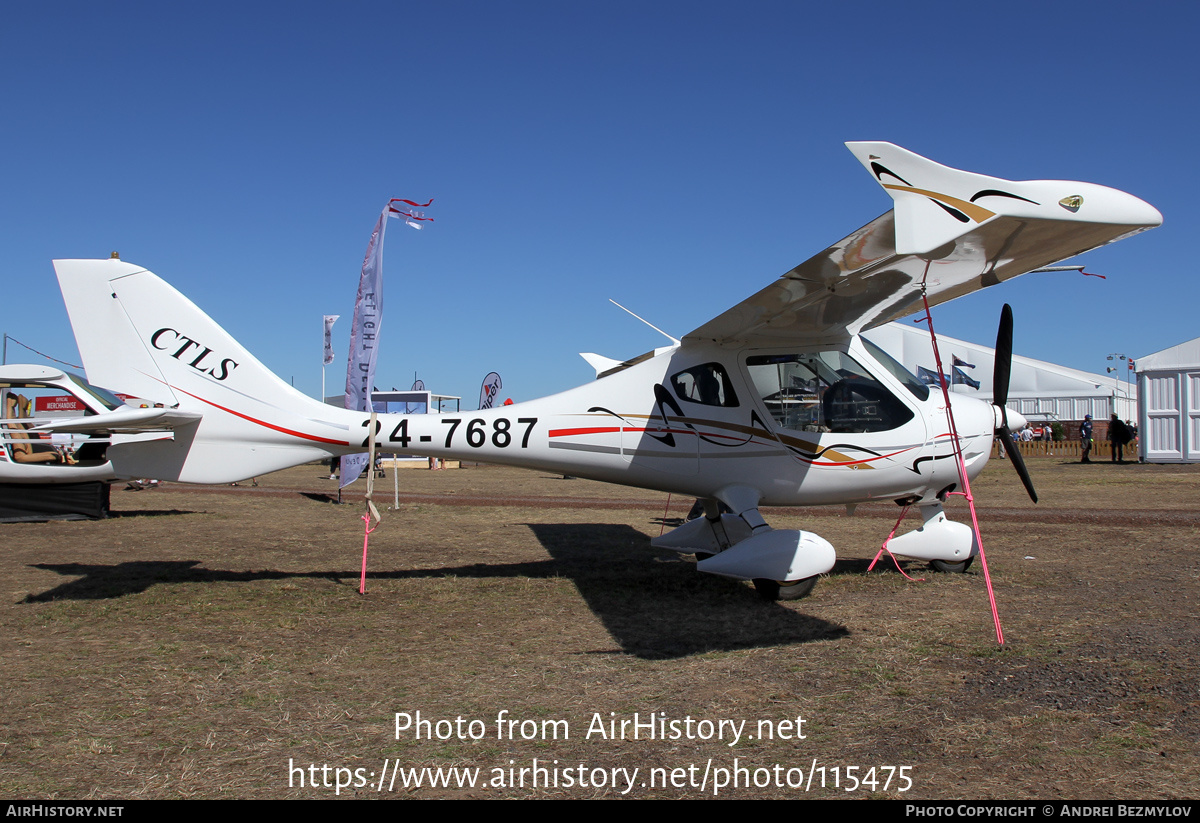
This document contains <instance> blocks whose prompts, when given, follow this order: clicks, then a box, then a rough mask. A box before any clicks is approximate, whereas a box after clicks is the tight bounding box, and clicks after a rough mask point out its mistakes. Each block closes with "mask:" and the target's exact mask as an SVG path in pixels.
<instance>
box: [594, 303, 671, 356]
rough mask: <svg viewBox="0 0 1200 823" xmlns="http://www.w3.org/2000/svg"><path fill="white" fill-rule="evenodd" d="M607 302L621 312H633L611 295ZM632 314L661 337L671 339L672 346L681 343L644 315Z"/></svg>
mask: <svg viewBox="0 0 1200 823" xmlns="http://www.w3.org/2000/svg"><path fill="white" fill-rule="evenodd" d="M608 302H609V303H612V304H613V305H614V306H616V307H617V308H618V309H620V310H621V311H623V312H627V313H628V314H633V312H631V311H629V309H627V308H625V307H624V306H622V305H621V304H620V303H618V302H617V301H616V300H613V299H612V298H611V297H610V298H608ZM633 316H634V317H637V319H638V320H641V321H642V322H643V323H645V324H646V325H647V326H649V327H650V328H652V329H654V330H655V331H656V332H658V333H659V334H661V335H662V336H663V337H665V338H667V339H668V340H670V341H671V345H673V346H680V345H682V343H681V342H680V341H679V340H677V339H676V338H674V337H672V336H671V335H669V334H667V333H666V332H665V331H663V330H662V329H660V328H659V327H658V326H656V325H654V324H653V323H651V322H650V321H649V320H647V319H646V318H644V317H638V315H636V314H633Z"/></svg>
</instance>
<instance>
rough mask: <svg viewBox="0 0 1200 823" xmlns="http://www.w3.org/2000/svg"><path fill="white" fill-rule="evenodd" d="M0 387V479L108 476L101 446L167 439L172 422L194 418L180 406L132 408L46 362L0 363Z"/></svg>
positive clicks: (41, 481) (61, 480) (64, 480)
mask: <svg viewBox="0 0 1200 823" xmlns="http://www.w3.org/2000/svg"><path fill="white" fill-rule="evenodd" d="M0 395H2V396H3V401H2V402H3V408H4V411H3V412H2V413H0V414H2V417H0V485H3V484H5V483H20V484H37V485H58V484H70V483H88V482H97V481H99V482H104V481H111V480H115V479H117V474H116V472H115V471H114V470H113V467H112V463H110V462H109V460H108V457H107V454H106V452H107V450H108V448H109V447H110V446H111V445H112V444H114V443H116V444H121V443H124V444H129V443H134V442H145V441H148V440H152V439H154V438H156V437H162V438H168V439H169V438H170V437H171V430H172V429H173V428H174V427H175V426H178V425H181V424H184V423H195V422H197V421H199V420H200V418H201V415H200V414H194V413H191V412H188V411H183V410H179V409H167V408H148V407H143V408H133V407H131V406H128V405H126V404H125V402H124V401H123V400H121V399H120V398H118V397H115V396H114V395H112V394H110V393H109V392H107V391H105V390H104V389H100V388H97V387H96V386H93V385H90V384H89V383H88V382H87V381H85V380H81V379H80V378H78V377H76V376H75V375H73V374H69V373H67V372H64V371H61V370H59V369H55V368H50V367H48V366H33V365H11V366H0ZM42 401H47V402H45V403H44V404H43V402H42ZM35 405H36V406H39V407H40V406H42V405H45V406H46V408H45V409H42V408H37V409H35V408H34V407H35Z"/></svg>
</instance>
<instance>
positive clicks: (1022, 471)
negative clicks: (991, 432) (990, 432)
mask: <svg viewBox="0 0 1200 823" xmlns="http://www.w3.org/2000/svg"><path fill="white" fill-rule="evenodd" d="M996 434H997V435H999V437H1000V443H1001V444H1002V445H1003V446H1004V452H1005V454H1007V455H1008V459H1009V460H1011V461H1012V466H1013V468H1014V469H1016V470H1017V474H1018V475H1019V476H1020V478H1021V482H1022V483H1023V484H1024V485H1025V491H1027V492H1029V499H1030V500H1032V501H1033V502H1034V503H1036V502H1038V498H1037V492H1035V491H1034V490H1033V480H1032V479H1031V478H1030V477H1029V469H1027V468H1025V458H1023V457H1021V450H1020V449H1018V448H1017V444H1016V443H1014V442H1013V439H1012V435H1011V434H1009V433H1008V432H1007V431H1002V430H1000V429H997V430H996Z"/></svg>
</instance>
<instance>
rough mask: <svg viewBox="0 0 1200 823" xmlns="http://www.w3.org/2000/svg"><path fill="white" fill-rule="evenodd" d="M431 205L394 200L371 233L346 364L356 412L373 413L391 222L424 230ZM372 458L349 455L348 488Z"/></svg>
mask: <svg viewBox="0 0 1200 823" xmlns="http://www.w3.org/2000/svg"><path fill="white" fill-rule="evenodd" d="M432 202H433V201H432V200H430V201H429V203H424V204H422V203H414V202H413V201H411V200H401V199H392V200H390V201H388V204H387V205H386V206H384V208H383V211H382V212H380V214H379V220H377V221H376V223H375V230H374V231H372V232H371V242H370V243H368V244H367V253H366V256H365V257H364V258H363V266H362V274H361V275H360V276H359V279H358V296H357V297H356V298H355V300H354V321H353V325H352V326H351V327H350V357H349V361H348V362H347V364H346V408H347V409H354V410H356V411H370V410H371V387H372V386H373V385H374V380H375V361H376V359H377V355H378V348H377V346H376V342H377V341H378V339H379V324H380V322H381V321H382V319H383V237H384V232H385V230H386V229H387V219H388V218H389V217H397V218H401V219H403V220H404V222H405V223H407V224H408V225H410V226H412V227H413V228H417V229H419V228H421V225H420V222H418V221H424V222H433V218H430V217H426V216H425V213H424V212H422V211H419V209H422V208H425V206H428V205H429V204H430V203H432ZM368 459H369V458H368V455H366V454H349V455H344V456H343V457H342V479H341V481H340V484H339V486H340V487H342V488H344V487H346V486H348V485H350V484H351V483H353V482H354V481H355V480H357V479H358V476H359V475H360V474H362V470H363V467H364V466H365V465H366V464H367V460H368Z"/></svg>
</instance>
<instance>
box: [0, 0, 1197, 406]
mask: <svg viewBox="0 0 1200 823" xmlns="http://www.w3.org/2000/svg"><path fill="white" fill-rule="evenodd" d="M0 20H2V21H3V25H2V27H0V38H2V41H0V44H2V47H0V86H2V88H3V98H2V99H3V101H4V108H3V114H2V115H0V146H2V147H3V157H4V161H5V162H4V169H5V175H4V180H3V185H2V186H0V225H2V226H3V227H4V237H5V239H6V243H5V254H4V257H3V262H0V267H2V271H3V277H4V282H5V283H6V284H7V286H8V289H7V295H8V297H9V300H8V304H9V311H7V312H6V313H5V315H4V317H3V320H2V321H0V331H3V332H6V333H7V334H9V335H10V336H11V337H14V338H16V339H18V340H20V341H22V342H24V343H27V344H29V345H31V346H33V347H35V348H37V349H40V350H42V351H45V352H48V353H50V354H53V355H55V356H57V357H61V358H63V359H65V360H69V361H71V362H76V363H77V362H79V360H78V354H77V353H76V351H75V345H74V340H73V337H72V336H71V332H70V326H69V324H68V322H67V319H66V312H65V310H64V309H63V307H62V301H61V298H60V297H59V294H58V288H57V282H56V280H55V278H54V274H53V269H52V267H51V264H50V261H51V260H52V259H53V258H58V257H107V256H108V254H109V252H111V251H113V250H118V251H119V252H120V253H121V256H122V257H123V258H124V259H126V260H128V261H131V262H134V263H137V264H139V265H143V266H146V267H147V268H149V269H151V270H152V271H154V272H156V273H157V274H159V275H161V276H162V277H163V278H164V279H166V280H167V281H168V282H170V283H172V284H173V285H175V286H176V287H177V288H179V289H180V290H181V291H183V292H184V293H185V294H187V295H188V296H189V297H191V298H192V299H193V300H194V301H195V302H196V303H197V304H198V305H199V306H200V307H201V308H203V309H204V310H205V311H207V312H208V313H209V314H211V315H212V316H213V317H214V318H215V319H216V320H217V321H218V322H220V323H221V324H222V325H224V326H225V327H226V329H228V330H229V331H230V332H231V333H232V334H233V335H234V336H235V337H237V338H238V339H239V340H241V341H242V342H243V343H244V344H245V345H246V346H247V347H248V348H249V349H250V350H251V351H252V352H254V353H255V354H256V355H257V356H258V357H259V358H260V359H261V360H262V361H263V362H264V363H265V364H267V365H268V366H269V367H270V368H271V369H273V370H274V371H276V372H277V373H278V374H280V375H281V376H282V377H283V378H284V379H292V380H294V382H295V384H296V386H297V388H299V389H301V390H302V391H304V392H306V393H309V394H312V395H316V394H318V393H319V391H320V379H321V364H320V357H321V316H322V315H324V314H340V315H342V316H343V319H342V320H341V321H340V322H339V323H338V325H337V326H336V327H335V346H336V351H337V353H338V360H337V361H336V362H335V363H334V364H333V365H331V366H329V367H328V369H327V372H326V374H327V380H328V386H329V389H330V391H329V393H331V394H332V393H334V392H335V391H337V390H338V388H339V387H340V386H341V385H342V383H343V382H344V374H345V355H346V345H347V340H348V327H349V319H350V317H349V316H350V314H351V313H352V309H353V300H354V294H355V290H356V287H357V278H358V273H359V269H360V267H361V265H362V258H363V253H364V251H365V248H366V244H367V240H368V238H369V236H370V232H371V228H372V226H373V225H374V222H375V219H376V218H377V216H378V214H379V211H380V209H381V208H382V207H383V205H384V204H385V203H386V201H387V200H388V198H390V197H406V198H411V199H420V200H422V201H424V200H427V199H429V198H431V197H432V198H434V204H433V206H432V207H431V208H430V209H429V210H428V213H429V215H430V216H432V217H434V218H435V221H436V222H435V223H434V224H433V226H432V227H431V228H429V229H428V230H427V231H422V232H416V231H412V230H410V229H408V228H406V227H405V226H403V225H402V224H400V223H398V222H396V221H392V222H391V224H390V225H389V232H388V240H387V246H386V263H385V277H386V291H385V307H384V310H385V317H384V324H383V328H382V336H381V355H380V362H379V367H378V373H377V379H376V384H377V385H378V386H379V387H380V388H391V387H392V386H397V387H399V388H407V387H408V385H409V384H411V382H412V378H413V373H414V372H416V373H417V374H418V375H419V376H420V377H422V378H423V379H424V381H425V383H426V384H427V386H428V387H429V388H430V389H432V390H434V391H437V392H441V393H445V394H460V395H463V396H464V406H465V407H467V408H473V407H474V403H475V398H476V397H477V396H478V386H479V383H480V381H481V380H482V378H483V376H484V374H486V373H487V372H489V371H491V370H497V371H499V372H500V373H501V375H502V376H503V378H504V383H505V385H504V389H503V391H502V392H501V395H502V396H511V397H513V398H515V399H518V400H521V399H529V398H531V397H535V396H539V395H542V394H547V393H550V392H554V391H559V390H562V389H566V388H570V387H571V386H573V385H577V384H579V383H582V382H585V381H586V380H589V379H591V377H592V372H591V370H590V369H589V367H588V366H587V365H586V364H585V363H584V362H583V360H582V359H581V358H579V357H578V355H577V352H580V351H596V352H599V353H601V354H605V355H608V356H612V357H627V356H631V355H634V354H638V353H640V352H642V351H645V350H647V349H649V348H652V347H654V346H658V345H661V344H662V343H663V342H664V340H663V338H661V337H660V336H659V335H657V334H655V333H654V332H652V331H650V330H649V329H647V328H645V327H644V326H642V325H641V324H639V323H638V322H637V321H636V320H634V319H633V318H630V317H629V316H627V315H625V314H624V313H622V312H621V311H620V310H618V309H616V308H615V307H613V306H612V305H611V304H609V303H608V298H610V297H611V298H613V299H615V300H617V301H619V302H621V303H623V304H624V305H626V306H628V307H629V308H630V309H632V310H633V311H636V312H638V313H639V314H641V315H642V316H644V317H646V318H647V319H648V320H650V321H651V322H653V323H655V324H656V325H658V326H660V327H662V328H663V329H665V330H667V331H669V332H671V333H673V334H675V335H677V336H679V335H682V334H684V333H686V332H688V331H690V330H691V329H693V328H695V327H697V326H699V325H700V324H702V323H703V322H705V321H706V320H708V319H710V318H711V317H713V316H715V315H717V314H719V313H720V312H722V311H723V310H725V309H726V308H728V307H729V306H731V305H733V304H734V303H736V302H738V301H740V300H742V299H743V298H745V297H746V296H748V295H750V294H752V293H753V292H755V291H757V290H758V289H760V288H762V287H763V286H765V285H766V284H767V283H768V282H770V281H771V280H772V279H774V278H776V277H778V276H779V275H780V274H782V273H783V272H785V271H787V270H788V269H790V268H791V267H793V266H794V265H796V264H797V263H799V262H801V261H802V260H805V259H806V258H808V257H810V256H811V255H813V254H815V253H817V252H818V251H820V250H822V249H823V248H825V247H826V246H827V245H828V244H829V243H832V242H834V241H836V240H838V239H840V238H842V237H844V236H845V235H847V234H848V233H850V232H851V231H852V230H854V229H856V228H858V227H859V226H861V225H862V224H864V223H866V222H867V221H869V220H871V219H873V218H874V217H876V216H877V215H879V214H881V213H882V212H884V211H886V210H887V209H888V208H890V200H889V199H888V198H887V197H886V195H885V194H884V192H883V191H882V190H881V189H880V188H879V187H878V186H877V185H876V184H875V182H874V181H873V180H872V179H871V178H870V176H869V175H868V174H866V172H864V171H863V169H862V167H861V166H859V165H858V163H857V162H856V161H855V160H854V158H853V157H852V156H851V155H850V153H849V152H848V151H847V150H846V149H845V148H844V147H843V146H842V143H843V142H844V141H847V140H888V141H891V142H894V143H897V144H899V145H902V146H904V147H906V148H909V149H911V150H913V151H915V152H918V153H920V154H923V155H925V156H927V157H931V158H932V159H935V160H937V161H939V162H942V163H945V164H947V165H950V166H954V167H957V168H964V169H968V170H970V171H976V172H980V173H984V174H990V175H995V176H998V177H1005V178H1009V179H1037V178H1062V179H1073V180H1085V181H1088V182H1094V183H1101V184H1104V185H1109V186H1113V187H1115V188H1119V189H1123V190H1125V191H1128V192H1130V193H1132V194H1135V195H1137V196H1139V197H1141V198H1143V199H1144V200H1147V201H1148V202H1150V203H1152V204H1153V205H1155V206H1156V207H1157V208H1158V209H1159V210H1160V211H1161V212H1162V213H1163V215H1164V218H1165V222H1164V225H1163V226H1162V227H1161V228H1159V229H1156V230H1154V231H1152V232H1149V233H1147V234H1143V235H1140V236H1138V237H1135V238H1132V239H1130V240H1127V241H1123V242H1122V243H1119V244H1117V245H1115V246H1111V247H1108V248H1105V249H1101V250H1098V251H1096V252H1092V253H1090V254H1088V255H1086V256H1084V257H1083V258H1081V259H1080V262H1084V263H1086V264H1087V265H1088V270H1089V271H1096V272H1099V273H1102V274H1105V275H1107V277H1108V279H1107V280H1100V279H1097V278H1090V277H1081V276H1079V275H1071V274H1068V275H1062V274H1058V275H1030V276H1027V277H1024V278H1020V279H1019V280H1017V281H1015V282H1011V283H1007V284H1004V285H1002V286H1000V287H997V288H993V289H989V290H986V291H985V292H982V293H979V294H976V295H973V296H971V297H968V298H964V299H962V300H960V301H957V302H955V303H951V304H948V305H946V306H943V307H940V308H939V309H936V310H935V320H936V323H937V328H938V331H939V333H941V334H946V335H950V336H955V337H962V338H965V339H968V340H971V341H974V342H980V343H985V344H986V343H988V342H989V341H990V340H992V339H994V335H995V326H996V323H997V320H998V318H999V313H1000V305H1001V304H1002V303H1003V302H1006V301H1007V302H1010V303H1012V304H1013V307H1014V309H1015V312H1016V319H1017V323H1016V351H1017V353H1018V354H1023V355H1027V356H1030V357H1036V358H1041V359H1046V360H1052V361H1055V362H1058V363H1061V364H1063V365H1066V366H1070V367H1074V368H1080V369H1086V370H1089V371H1097V372H1099V371H1103V369H1104V366H1105V365H1106V362H1105V356H1106V355H1107V354H1108V353H1109V352H1114V351H1116V352H1124V353H1127V354H1129V355H1131V356H1140V355H1144V354H1148V353H1150V352H1153V351H1157V350H1159V349H1162V348H1166V347H1168V346H1171V345H1174V344H1176V343H1179V342H1181V341H1183V340H1187V339H1190V338H1192V337H1195V336H1197V335H1200V323H1198V322H1197V306H1198V305H1200V301H1198V299H1197V298H1198V292H1200V289H1198V288H1197V285H1196V274H1195V269H1194V265H1193V262H1192V259H1191V257H1190V255H1188V254H1187V252H1186V246H1187V243H1185V242H1184V241H1185V240H1186V239H1187V238H1188V237H1190V236H1192V235H1193V234H1194V233H1195V232H1196V231H1197V220H1198V218H1200V208H1198V207H1197V197H1196V192H1195V189H1196V185H1197V182H1198V180H1200V175H1198V174H1197V171H1198V168H1197V165H1198V164H1197V159H1196V158H1197V150H1196V148H1195V147H1194V145H1193V143H1194V141H1195V134H1196V128H1195V127H1196V120H1197V102H1196V92H1195V89H1196V86H1197V81H1198V80H1200V63H1198V61H1197V57H1196V49H1195V44H1194V37H1195V33H1196V31H1198V30H1200V25H1198V24H1200V6H1198V5H1197V4H1194V3H1182V2H1181V3H1158V4H1143V5H1140V6H1134V5H1129V4H1127V3H1123V4H1120V5H1117V4H1115V3H1105V2H1090V3H1047V2H1039V3H1023V2H1013V3H1007V4H1003V5H1002V6H996V5H994V4H993V5H983V4H974V5H972V4H961V3H955V4H950V3H865V4H863V3H860V4H819V5H818V4H810V3H801V2H790V3H776V2H749V3H743V4H732V3H709V2H686V3H682V2H652V3H645V2H641V3H632V2H621V1H620V0H618V2H603V3H600V2H549V0H547V1H546V2H503V3H484V2H438V3H425V4H422V3H401V2H357V3H342V4H334V3H303V2H288V3H263V2H240V3H220V2H210V3H201V4H186V5H185V4H173V3H161V2H159V3H122V2H116V3H94V2H93V3H76V2H60V3H55V4H35V3H9V4H6V5H5V6H4V8H3V10H2V12H0ZM8 361H9V362H41V361H39V360H38V359H37V358H35V357H34V356H33V355H31V354H29V353H28V352H25V351H23V350H22V349H20V348H19V347H17V346H15V345H14V344H13V343H11V342H10V343H9V350H8Z"/></svg>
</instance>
